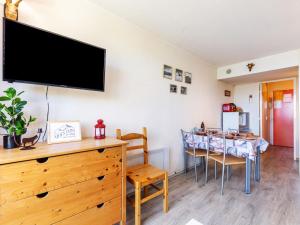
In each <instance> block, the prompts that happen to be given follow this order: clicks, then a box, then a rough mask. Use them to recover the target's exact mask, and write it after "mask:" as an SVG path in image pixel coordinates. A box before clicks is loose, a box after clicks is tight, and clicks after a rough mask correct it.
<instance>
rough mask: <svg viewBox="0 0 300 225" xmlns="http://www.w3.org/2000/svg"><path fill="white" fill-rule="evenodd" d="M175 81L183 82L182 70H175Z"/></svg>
mask: <svg viewBox="0 0 300 225" xmlns="http://www.w3.org/2000/svg"><path fill="white" fill-rule="evenodd" d="M175 80H176V81H180V82H182V81H183V71H182V70H180V69H176V70H175Z"/></svg>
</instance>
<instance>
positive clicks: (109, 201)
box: [0, 138, 126, 225]
mask: <svg viewBox="0 0 300 225" xmlns="http://www.w3.org/2000/svg"><path fill="white" fill-rule="evenodd" d="M125 154H126V142H123V141H120V140H117V139H113V138H106V139H104V140H94V139H85V140H83V141H81V142H72V143H63V144H53V145H47V144H38V145H37V148H36V149H34V150H29V151H20V150H18V149H16V150H4V149H1V148H0V224H1V225H21V224H22V225H27V224H28V225H50V224H53V225H112V224H118V223H120V224H122V225H124V224H125V223H126V155H125Z"/></svg>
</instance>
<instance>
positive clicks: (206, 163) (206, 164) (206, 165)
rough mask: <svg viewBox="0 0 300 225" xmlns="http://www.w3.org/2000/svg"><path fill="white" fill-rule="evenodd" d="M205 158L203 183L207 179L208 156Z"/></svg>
mask: <svg viewBox="0 0 300 225" xmlns="http://www.w3.org/2000/svg"><path fill="white" fill-rule="evenodd" d="M205 160H206V162H205V167H206V168H205V183H207V179H208V158H207V157H205Z"/></svg>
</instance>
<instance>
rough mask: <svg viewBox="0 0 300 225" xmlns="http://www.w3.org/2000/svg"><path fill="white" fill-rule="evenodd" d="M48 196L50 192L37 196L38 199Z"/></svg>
mask: <svg viewBox="0 0 300 225" xmlns="http://www.w3.org/2000/svg"><path fill="white" fill-rule="evenodd" d="M47 195H48V192H44V193H41V194H38V195H36V197H37V198H45V197H46V196H47Z"/></svg>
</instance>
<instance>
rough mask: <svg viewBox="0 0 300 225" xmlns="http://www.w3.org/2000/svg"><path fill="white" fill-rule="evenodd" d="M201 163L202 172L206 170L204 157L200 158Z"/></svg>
mask: <svg viewBox="0 0 300 225" xmlns="http://www.w3.org/2000/svg"><path fill="white" fill-rule="evenodd" d="M202 162H203V171H205V170H206V166H205V165H206V161H205V156H203V157H202Z"/></svg>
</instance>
